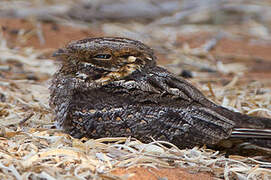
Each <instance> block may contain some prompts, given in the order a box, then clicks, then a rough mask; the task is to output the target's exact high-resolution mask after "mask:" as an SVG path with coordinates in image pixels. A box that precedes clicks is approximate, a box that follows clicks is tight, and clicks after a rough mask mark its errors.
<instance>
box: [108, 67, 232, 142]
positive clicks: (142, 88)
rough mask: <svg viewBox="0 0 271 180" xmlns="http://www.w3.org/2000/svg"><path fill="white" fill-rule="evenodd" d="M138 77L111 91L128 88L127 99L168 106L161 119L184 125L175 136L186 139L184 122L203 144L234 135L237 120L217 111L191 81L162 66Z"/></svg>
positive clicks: (156, 106)
mask: <svg viewBox="0 0 271 180" xmlns="http://www.w3.org/2000/svg"><path fill="white" fill-rule="evenodd" d="M134 76H135V77H129V78H127V79H125V80H121V81H115V82H113V83H112V84H111V85H110V84H109V85H107V86H108V87H109V86H110V87H109V89H110V91H111V90H112V89H114V91H118V90H120V91H124V90H125V89H126V90H127V91H126V92H124V93H123V94H127V98H129V99H132V104H138V105H139V106H148V105H150V104H151V105H152V107H154V108H161V107H167V110H166V111H165V112H163V117H159V118H162V120H161V119H160V121H166V122H170V123H172V127H173V126H175V125H176V124H179V126H180V127H178V128H176V127H174V128H173V129H176V131H175V132H171V133H172V134H174V136H175V139H176V138H177V137H179V138H180V139H181V138H182V139H184V137H181V136H183V135H184V132H182V129H181V128H182V127H181V126H183V125H187V126H188V127H189V129H188V130H187V133H185V134H187V137H186V138H187V139H189V138H190V139H191V141H193V139H195V138H193V136H195V137H196V136H197V138H198V139H197V141H200V142H201V143H199V144H215V143H217V142H219V141H220V140H222V139H226V138H228V137H229V136H230V134H231V130H232V128H233V127H234V122H233V121H232V120H230V119H228V118H227V117H225V116H223V115H221V114H219V113H217V112H216V111H214V110H213V109H212V108H211V107H213V106H214V107H215V105H214V104H213V103H212V102H210V101H209V100H208V99H206V98H205V96H204V95H203V94H202V93H201V92H200V91H199V90H198V89H196V88H195V87H194V86H192V85H191V84H189V83H188V82H187V81H185V80H183V79H179V78H177V77H175V76H174V75H172V74H171V73H169V72H168V71H166V70H165V69H163V68H160V67H154V68H153V69H151V70H150V71H149V72H146V73H145V74H144V72H140V73H139V74H138V76H137V74H135V75H134ZM111 92H112V91H111ZM118 93H120V92H118ZM172 112H173V113H174V114H176V113H177V114H178V116H174V117H172V114H173V113H172ZM176 117H177V118H176ZM163 118H164V119H163ZM172 119H174V122H172ZM166 122H165V123H166ZM162 128H165V127H162ZM161 130H162V129H161ZM178 131H180V133H178ZM200 138H201V139H200ZM192 143H193V142H191V144H192Z"/></svg>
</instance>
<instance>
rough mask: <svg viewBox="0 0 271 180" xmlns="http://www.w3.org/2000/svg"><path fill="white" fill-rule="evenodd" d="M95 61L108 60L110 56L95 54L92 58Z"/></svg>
mask: <svg viewBox="0 0 271 180" xmlns="http://www.w3.org/2000/svg"><path fill="white" fill-rule="evenodd" d="M94 58H96V59H110V58H111V55H110V54H97V55H95V56H94Z"/></svg>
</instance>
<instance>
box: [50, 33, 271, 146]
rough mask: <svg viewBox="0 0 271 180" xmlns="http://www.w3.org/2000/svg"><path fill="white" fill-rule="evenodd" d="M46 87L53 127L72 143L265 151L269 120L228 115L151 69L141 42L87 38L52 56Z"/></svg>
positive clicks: (152, 60) (151, 58)
mask: <svg viewBox="0 0 271 180" xmlns="http://www.w3.org/2000/svg"><path fill="white" fill-rule="evenodd" d="M53 56H54V57H56V58H57V59H59V60H60V61H61V67H60V68H59V70H58V71H57V72H56V73H55V74H54V76H53V78H52V83H51V86H50V107H51V108H52V109H53V111H54V113H55V121H56V122H57V123H56V124H57V127H58V128H60V129H63V130H64V131H65V132H66V133H68V134H70V135H71V136H73V137H75V138H82V137H87V138H102V137H123V136H126V137H133V138H136V139H138V140H140V141H142V142H145V143H148V142H152V141H153V139H155V140H158V141H167V142H170V143H172V144H174V145H176V146H178V147H179V148H191V147H194V146H202V145H207V146H209V145H210V146H212V145H216V144H219V143H220V142H222V141H223V140H227V139H230V138H243V139H246V140H247V141H249V142H252V143H256V144H257V143H258V144H260V145H262V144H264V146H265V147H271V119H269V118H265V117H255V116H248V115H246V114H241V113H238V112H233V111H231V110H228V109H227V108H225V107H222V106H220V105H217V104H215V103H214V102H212V101H211V100H209V99H207V98H206V97H205V96H204V95H203V93H202V92H200V90H198V89H197V88H196V87H194V86H193V85H192V84H190V83H189V82H188V81H186V80H185V79H183V78H181V77H179V76H177V75H175V74H172V73H170V72H169V71H167V70H166V69H165V68H163V67H160V66H158V65H157V63H156V60H157V58H156V56H155V54H154V51H153V50H152V49H151V48H150V47H149V46H147V45H145V44H144V43H142V42H140V41H137V40H133V39H129V38H122V37H88V38H85V39H81V40H77V41H73V42H71V43H69V44H67V45H66V46H65V47H63V48H60V49H58V50H57V51H56V52H55V53H54V54H53Z"/></svg>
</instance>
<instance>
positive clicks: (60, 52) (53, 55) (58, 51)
mask: <svg viewBox="0 0 271 180" xmlns="http://www.w3.org/2000/svg"><path fill="white" fill-rule="evenodd" d="M66 54H67V52H66V51H65V50H64V49H58V50H57V51H55V52H54V53H53V54H52V57H59V56H63V55H66Z"/></svg>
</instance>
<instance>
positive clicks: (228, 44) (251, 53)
mask: <svg viewBox="0 0 271 180" xmlns="http://www.w3.org/2000/svg"><path fill="white" fill-rule="evenodd" d="M40 24H41V27H42V28H41V29H42V33H43V37H44V41H43V42H41V39H40V38H39V37H38V36H37V35H36V33H35V31H36V25H34V23H31V22H30V21H26V20H19V19H3V18H2V19H0V27H1V28H2V32H3V34H4V37H5V39H6V40H7V42H8V45H9V46H11V47H15V46H16V47H17V46H19V47H33V48H35V49H40V50H43V51H44V52H45V53H43V56H45V57H48V58H51V57H50V55H51V53H52V52H53V51H54V50H55V49H56V48H59V47H61V46H63V45H65V44H66V43H68V42H70V41H72V40H77V39H80V38H85V37H88V36H91V37H93V36H103V35H104V33H103V32H102V31H99V27H97V28H96V29H86V28H80V27H78V28H75V27H71V26H63V25H58V24H54V23H40ZM21 29H24V31H26V32H29V36H28V37H25V38H24V39H20V38H19V36H18V34H19V33H20V30H21ZM31 33H32V34H31ZM210 37H212V33H210V32H202V33H201V34H199V33H195V34H190V35H189V36H187V35H182V34H179V36H178V38H177V42H178V43H179V46H182V45H183V44H184V42H185V43H187V44H189V45H190V48H196V47H200V46H201V45H202V44H204V43H205V42H206V41H207V40H208V39H210ZM177 46H178V45H177ZM270 47H271V42H270V41H266V42H265V43H259V42H254V43H253V42H252V41H251V37H246V36H241V38H238V39H233V38H227V37H224V38H222V39H221V40H220V41H219V42H218V43H217V44H216V46H215V48H213V49H212V50H211V54H212V55H213V56H214V57H219V58H220V59H221V61H222V62H224V63H231V62H234V61H235V60H236V59H238V62H240V63H242V64H243V65H245V66H246V67H248V70H247V71H246V72H245V74H244V75H243V76H241V78H240V79H239V81H238V83H242V84H246V83H251V82H254V81H258V82H261V83H262V84H263V85H264V87H265V88H271V81H270V79H271V71H270V69H271V50H270ZM156 51H157V50H156ZM158 54H159V61H158V63H159V64H161V65H166V64H168V63H169V62H172V60H171V59H170V58H168V56H167V55H165V53H158ZM235 62H236V61H235ZM233 77H234V74H232V73H229V74H225V75H221V77H219V78H217V77H215V76H212V75H210V76H209V78H211V79H212V78H213V85H216V84H217V85H223V84H227V83H228V82H230V81H231V79H232V78H233ZM49 78H50V77H43V78H39V79H38V81H40V82H44V81H47V80H48V79H49ZM209 95H210V94H209ZM113 172H114V174H115V175H124V174H128V173H129V174H133V176H132V177H131V178H129V179H130V180H140V179H148V180H158V179H159V180H162V179H163V180H166V179H169V180H173V179H191V180H192V179H201V180H207V179H212V174H210V173H197V174H193V173H190V172H189V170H187V169H183V168H173V169H167V168H163V169H152V168H144V167H140V168H131V169H128V170H125V169H117V170H114V171H113Z"/></svg>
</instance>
